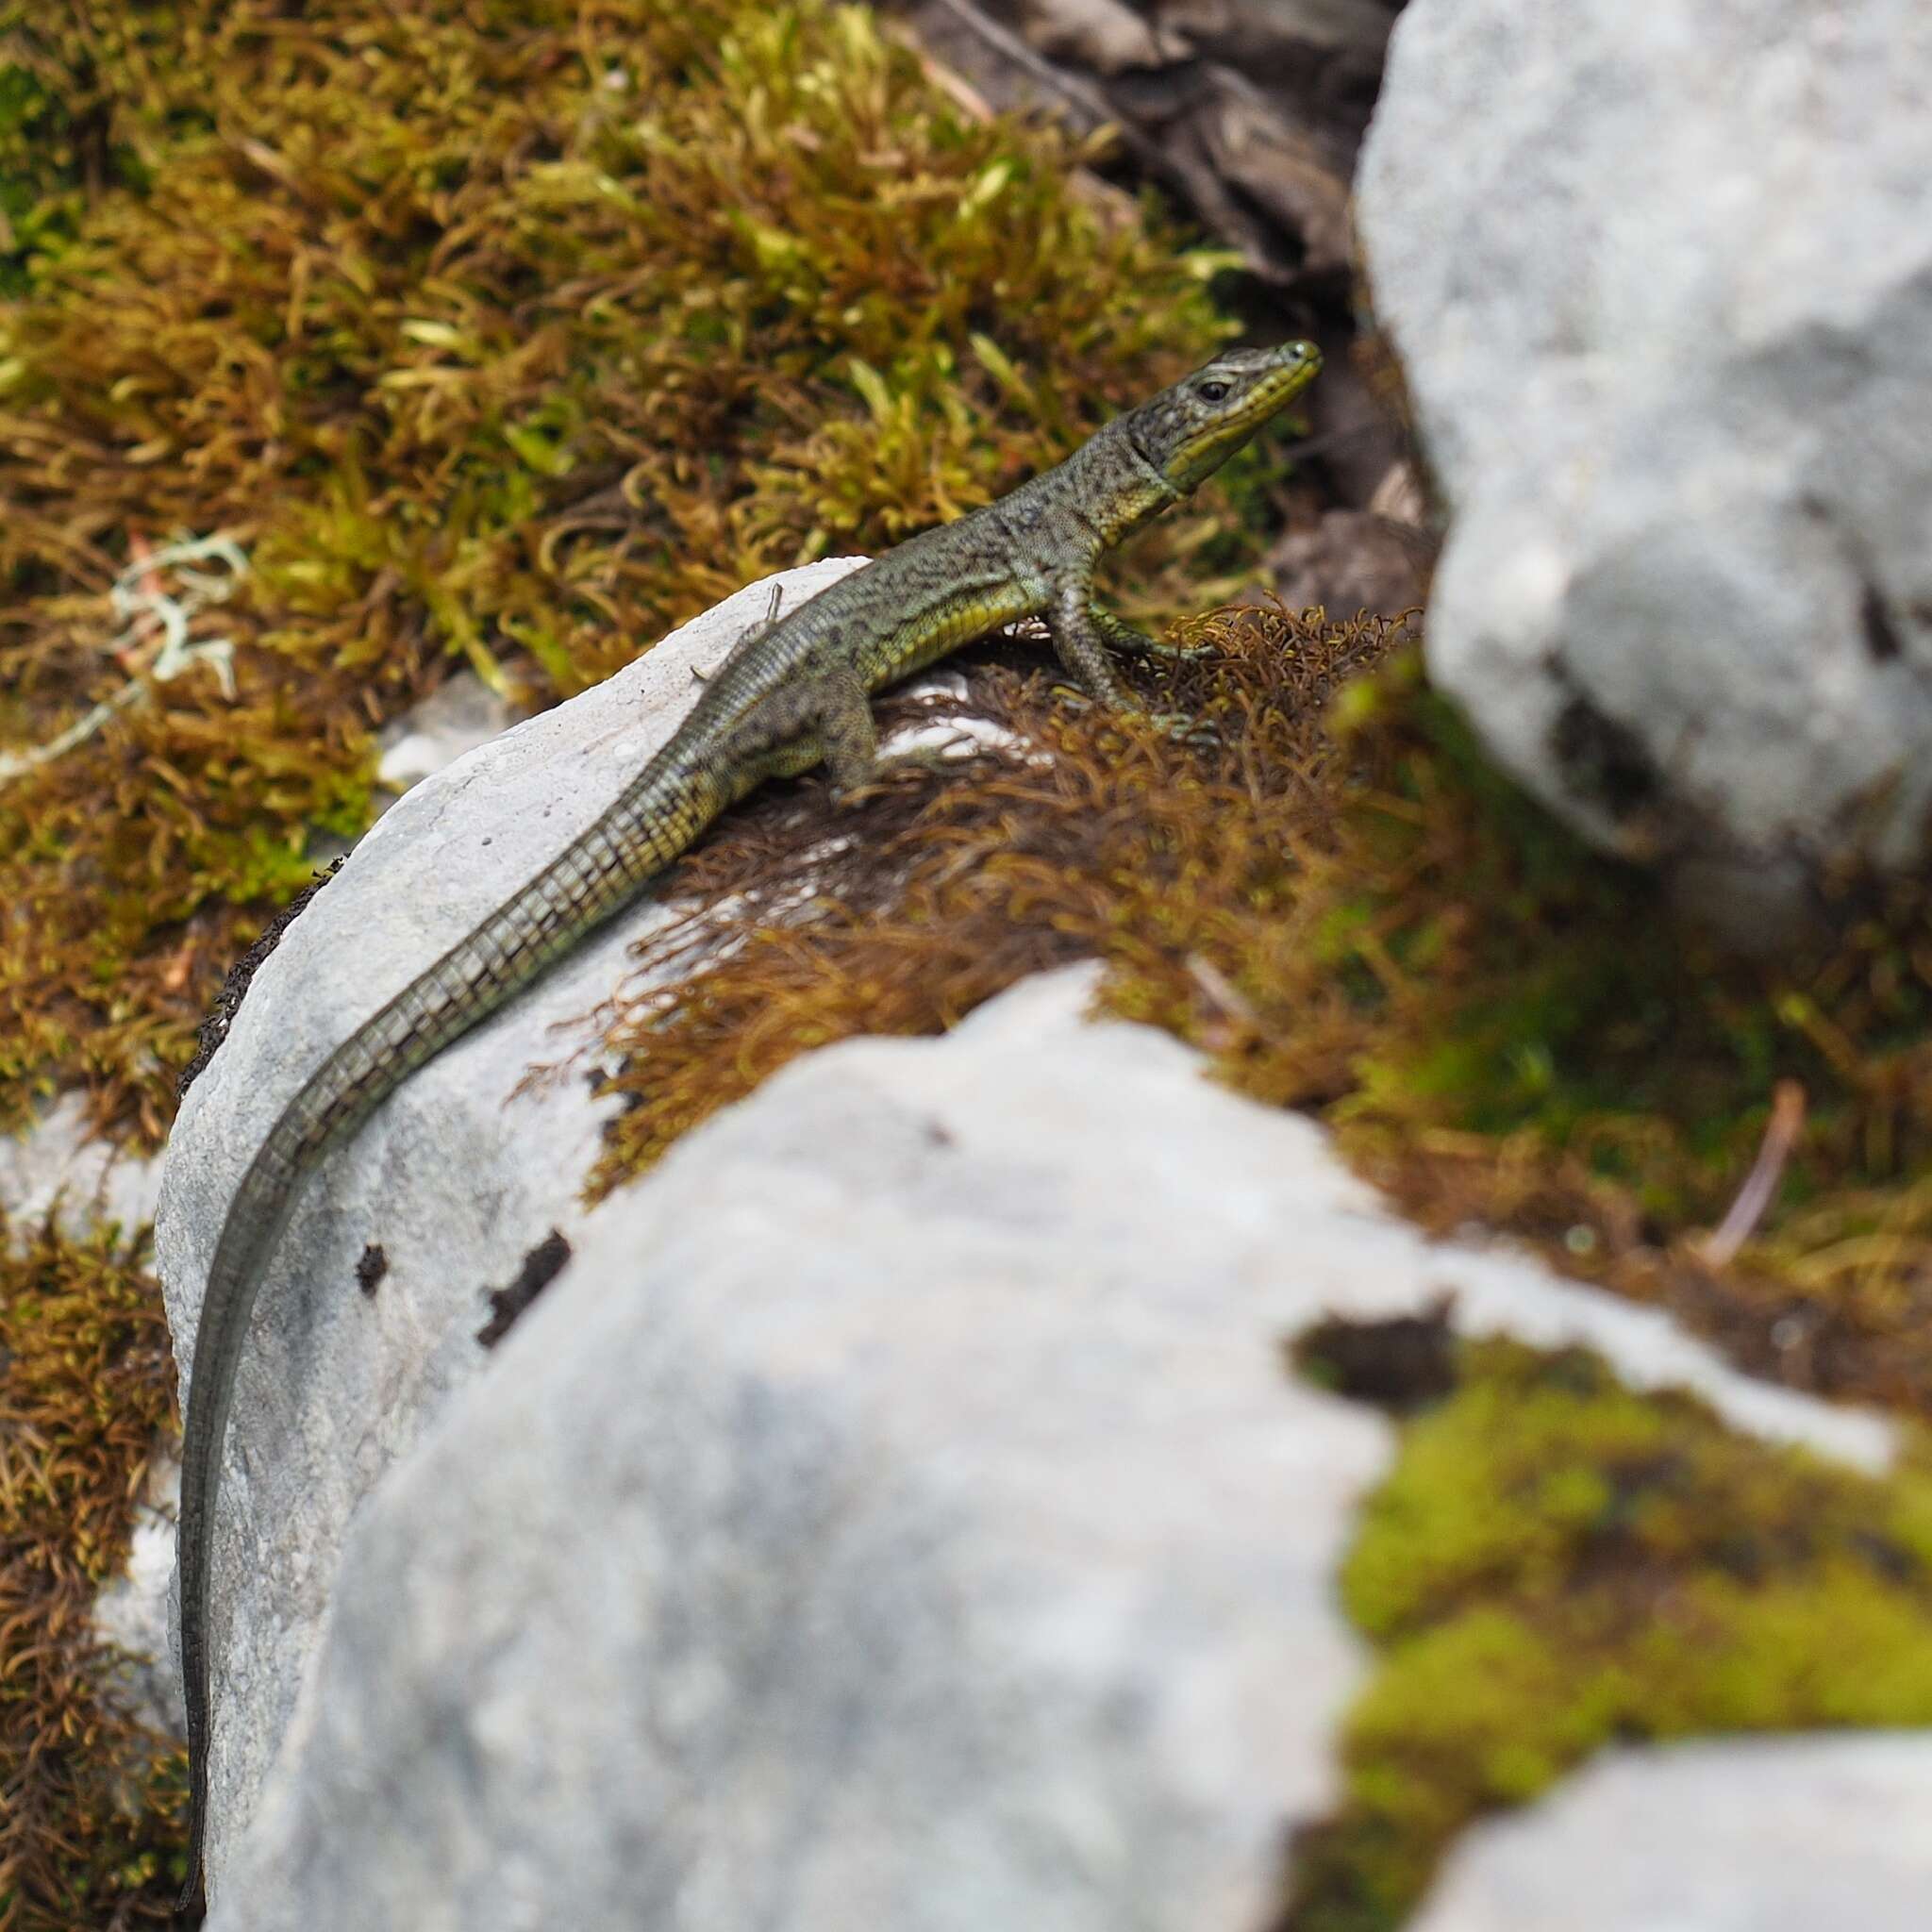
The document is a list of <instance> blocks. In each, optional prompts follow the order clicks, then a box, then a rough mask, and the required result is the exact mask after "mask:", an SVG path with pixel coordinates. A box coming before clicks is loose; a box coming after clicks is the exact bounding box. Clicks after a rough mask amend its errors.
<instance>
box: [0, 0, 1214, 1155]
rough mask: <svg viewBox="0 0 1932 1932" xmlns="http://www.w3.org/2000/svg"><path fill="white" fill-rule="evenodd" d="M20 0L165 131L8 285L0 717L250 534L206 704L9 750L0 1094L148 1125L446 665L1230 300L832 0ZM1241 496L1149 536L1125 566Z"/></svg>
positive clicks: (855, 483)
mask: <svg viewBox="0 0 1932 1932" xmlns="http://www.w3.org/2000/svg"><path fill="white" fill-rule="evenodd" d="M36 20H37V23H38V25H37V27H36V34H37V36H38V38H37V41H36V46H37V48H38V49H39V50H40V51H39V52H37V54H36V57H35V58H36V59H37V60H40V61H41V63H42V66H46V67H47V68H48V71H49V72H55V73H58V72H65V73H66V74H68V75H70V76H71V75H73V74H75V73H76V72H78V71H80V70H81V68H82V67H84V66H86V64H87V63H88V62H89V61H92V62H93V66H92V68H91V69H89V71H90V72H93V73H95V74H97V75H99V77H100V78H99V86H98V90H97V92H99V94H100V99H101V102H102V103H103V106H102V108H101V112H102V113H103V114H106V115H107V116H108V120H109V121H110V122H111V123H112V124H113V125H114V126H115V127H117V128H120V127H123V126H125V127H126V128H128V129H131V130H134V135H138V137H139V139H140V140H141V141H142V142H145V143H146V144H147V151H148V154H149V156H150V157H151V160H150V163H149V164H147V165H145V166H144V168H143V171H142V180H141V181H140V182H139V183H137V184H135V185H126V184H125V183H124V184H122V185H118V186H117V185H115V182H114V181H113V180H111V179H104V180H103V181H102V182H101V183H100V184H99V185H98V188H97V191H96V192H95V194H94V196H93V198H92V205H91V206H90V207H89V208H87V209H86V210H85V211H84V213H79V214H76V215H75V222H74V232H73V234H72V236H71V238H69V239H68V240H66V242H64V245H63V246H62V247H61V248H60V249H59V250H58V253H55V254H53V255H52V256H50V257H47V258H42V259H41V260H39V261H38V262H37V264H36V266H35V269H34V273H33V276H32V280H31V286H30V288H29V289H28V290H27V291H26V293H25V296H24V297H23V299H21V300H20V301H19V302H17V303H15V304H14V305H13V306H11V307H10V308H0V490H4V491H5V493H6V496H7V499H8V503H9V506H10V511H9V515H8V519H7V520H6V522H5V524H4V525H0V578H4V583H5V586H6V595H5V597H4V598H0V665H4V673H0V736H4V738H5V739H6V740H7V741H9V742H11V743H12V744H14V745H16V746H34V745H43V744H46V743H48V742H50V741H54V740H55V739H56V738H57V737H58V734H59V733H60V732H61V731H62V730H63V729H64V728H66V727H68V726H69V725H71V724H73V723H74V721H75V719H76V718H77V717H78V716H80V715H81V714H82V713H83V712H84V711H85V710H86V708H87V707H88V706H90V705H92V704H93V703H96V702H100V701H102V700H104V699H108V698H111V697H112V696H113V695H114V694H115V693H116V692H118V691H123V690H124V689H125V687H126V686H127V684H128V681H129V680H130V679H131V678H141V677H144V676H146V675H148V674H149V673H150V672H151V671H152V669H153V665H154V653H155V645H156V642H157V639H156V638H155V637H154V636H153V635H152V634H151V633H143V632H142V631H140V630H138V629H136V630H133V631H130V630H128V629H127V628H125V626H122V625H120V623H119V621H118V620H117V619H116V618H115V617H114V615H113V614H112V612H111V611H110V608H109V606H108V597H107V592H108V590H109V587H110V586H111V584H112V583H113V582H114V580H115V578H116V576H117V575H119V574H120V573H122V572H123V571H124V570H125V569H126V568H127V567H128V566H129V564H130V562H134V561H138V558H139V556H140V554H141V553H140V548H139V546H140V544H141V543H142V541H150V542H159V541H164V540H166V539H168V538H170V537H171V536H173V535H174V534H175V533H177V532H180V531H189V532H194V533H199V534H202V535H206V534H208V533H210V532H213V531H216V530H224V531H227V532H229V533H231V534H233V535H235V536H236V537H237V538H238V539H239V540H240V541H242V544H243V545H244V547H245V548H246V550H247V552H248V555H249V558H250V561H251V566H252V568H251V570H250V573H249V575H247V576H246V578H245V579H244V580H243V581H242V584H241V585H240V587H239V589H238V591H237V594H236V595H235V597H234V598H233V599H232V600H231V601H230V602H229V603H228V604H227V605H225V607H224V608H222V610H221V612H220V625H219V628H220V629H221V631H222V632H223V633H224V634H225V635H226V636H227V637H228V638H229V639H230V640H231V641H232V643H233V647H234V649H233V665H234V676H235V681H236V686H237V694H236V695H235V696H234V697H233V698H232V699H231V698H229V697H227V696H225V694H224V692H223V690H222V688H221V686H220V683H219V682H218V679H217V676H216V675H215V673H214V671H213V670H211V669H203V668H197V669H192V670H190V671H188V672H186V673H184V674H183V675H179V676H176V677H173V678H171V679H170V680H169V681H167V682H165V683H161V682H155V683H154V684H153V688H152V690H151V691H150V692H149V693H148V696H147V699H146V701H145V702H143V703H140V704H136V705H133V706H130V707H129V708H126V709H125V710H123V711H121V712H120V713H119V714H118V715H117V716H116V717H115V718H114V719H113V721H112V722H110V723H109V724H107V725H106V727H105V728H103V729H102V730H100V731H99V732H97V733H96V734H95V735H94V736H92V737H91V738H89V739H88V740H87V741H84V742H83V743H81V744H79V745H77V746H75V748H74V749H72V750H70V751H68V752H67V753H65V754H64V755H63V756H62V757H60V758H58V759H55V760H53V761H51V762H49V763H46V764H43V765H41V766H39V767H37V768H35V769H34V770H33V771H31V772H29V773H27V774H25V775H19V776H15V777H14V778H12V779H11V780H10V782H7V783H5V784H4V785H0V908H4V909H0V1091H4V1095H5V1098H4V1100H0V1125H6V1124H12V1123H14V1122H17V1121H18V1120H19V1119H20V1118H21V1117H22V1115H23V1112H24V1111H25V1108H26V1106H27V1104H28V1102H29V1100H30V1098H31V1094H32V1091H34V1090H35V1089H36V1088H38V1089H42V1090H44V1089H47V1088H49V1087H51V1086H53V1085H56V1084H71V1083H73V1082H74V1081H75V1080H76V1079H78V1080H82V1081H85V1083H86V1084H87V1085H88V1087H89V1089H90V1091H91V1092H92V1097H93V1101H94V1105H95V1112H96V1117H97V1120H98V1121H99V1122H100V1123H102V1124H108V1125H112V1126H114V1127H115V1128H117V1129H118V1130H120V1131H123V1132H126V1133H131V1134H132V1135H134V1136H135V1137H136V1138H138V1139H141V1140H143V1141H154V1140H156V1139H157V1138H158V1136H159V1134H160V1133H161V1131H162V1129H163V1127H164V1124H165V1122H166V1120H167V1118H168V1111H169V1101H168V1093H169V1089H170V1088H171V1086H172V1084H173V1080H174V1076H175V1074H176V1073H177V1072H178V1070H179V1068H180V1067H181V1065H182V1064H184V1063H185V1062H186V1060H187V1059H188V1058H189V1055H190V1053H191V1051H192V1032H193V1026H194V1022H195V1020H196V1018H197V1017H198V1015H199V1013H200V1012H201V1011H202V1010H203V1009H204V1008H205V1007H206V1005H207V1004H208V1000H209V999H210V998H211V997H212V995H213V992H214V991H215V988H216V987H217V986H218V985H219V983H220V979H221V975H222V972H223V970H224V969H225V965H226V963H227V961H228V960H229V959H231V958H234V957H235V956H236V955H237V954H239V953H240V952H241V951H242V949H243V947H244V946H245V944H246V941H247V939H248V937H249V936H250V935H251V934H252V933H253V932H254V931H255V930H256V929H258V927H259V926H260V925H261V924H262V923H263V921H264V920H265V918H266V916H267V914H268V912H269V910H270V909H271V908H273V907H274V906H275V904H276V903H278V902H279V901H281V900H283V899H285V898H287V897H288V896H289V895H290V894H291V893H292V892H293V891H296V890H298V889H299V888H300V887H301V886H302V885H303V884H304V883H305V882H306V881H307V879H308V874H309V869H310V862H311V849H312V846H313V845H314V844H315V843H316V842H318V841H325V840H338V841H339V840H340V839H341V838H343V837H347V836H353V834H354V833H356V832H357V831H358V830H359V829H360V828H361V827H362V825H363V824H366V823H367V819H368V816H369V812H370V802H369V778H370V772H371V764H372V740H371V735H370V734H371V731H372V728H373V727H374V726H375V725H376V724H379V723H380V722H382V721H383V720H385V719H386V718H388V717H391V716H392V715H394V714H395V713H396V712H397V711H398V710H399V709H400V708H403V707H404V706H406V705H407V704H408V703H409V702H411V701H412V700H414V699H415V698H417V697H420V696H421V695H423V694H424V692H425V691H426V690H428V689H429V688H431V687H432V686H433V685H434V683H435V682H436V681H437V680H438V679H439V678H440V677H441V675H443V673H444V672H445V670H446V669H447V667H448V666H449V664H450V663H451V662H452V661H456V660H467V661H469V662H470V663H472V664H474V665H475V667H476V668H477V669H478V670H479V671H480V672H481V673H482V674H483V675H485V676H486V677H487V678H489V679H490V680H491V682H492V683H495V684H496V685H498V686H499V687H500V688H507V689H509V690H511V691H513V692H514V693H516V694H517V695H518V696H520V697H521V698H522V699H524V700H525V702H527V703H530V704H541V703H542V702H545V701H547V700H548V699H549V698H551V697H553V696H555V695H557V694H558V693H561V692H566V691H575V690H576V689H578V688H580V687H581V686H583V685H585V684H587V683H589V682H591V681H593V680H594V679H596V678H599V677H601V676H603V675H607V674H608V672H609V671H611V670H612V669H614V668H616V666H617V665H619V664H620V663H622V662H624V661H625V659H626V658H629V657H630V656H631V655H632V654H633V653H634V651H635V650H636V649H637V648H638V646H639V644H640V642H641V641H645V640H648V639H651V638H655V637H657V636H659V635H661V634H662V633H663V631H664V630H665V629H666V628H667V627H669V626H670V625H673V624H675V622H677V621H679V620H681V619H683V618H685V617H687V616H689V615H691V614H692V613H693V612H694V611H696V610H698V609H700V608H705V607H706V606H708V605H709V604H710V603H712V602H714V601H715V600H716V599H717V597H718V596H719V595H721V594H722V593H723V592H724V591H728V590H731V589H733V588H735V587H736V586H737V585H738V584H739V583H741V582H742V581H743V580H744V579H745V578H747V577H749V576H752V575H757V574H758V573H759V572H761V571H764V570H767V569H770V568H772V567H774V566H778V565H783V564H789V563H792V562H795V561H797V560H799V559H800V558H805V557H808V556H811V555H814V554H816V553H818V552H819V551H821V550H824V549H828V548H831V547H834V546H838V547H849V546H869V547H879V546H883V545H885V544H887V543H890V542H891V541H894V540H895V539H896V538H897V537H899V536H901V535H903V534H905V533H906V532H907V531H908V530H910V529H912V528H915V527H920V526H923V525H927V524H930V523H933V522H936V521H940V520H941V519H943V518H944V517H946V516H948V515H950V514H952V513H954V512H955V511H957V510H958V509H961V508H967V507H969V506H971V505H973V504H975V503H978V502H981V501H984V500H986V499H987V498H988V497H990V496H991V495H994V494H997V493H998V492H999V491H1003V490H1004V489H1006V488H1008V487H1009V486H1010V485H1011V484H1012V483H1014V482H1015V481H1017V480H1018V479H1019V478H1020V477H1021V476H1022V475H1025V474H1027V473H1029V472H1031V471H1033V470H1035V469H1038V468H1040V467H1041V466H1042V465H1043V464H1045V463H1046V462H1049V461H1051V460H1053V459H1054V458H1057V457H1058V456H1059V455H1061V454H1064V452H1065V450H1066V449H1067V448H1068V447H1069V446H1070V445H1071V444H1072V443H1074V441H1077V440H1078V439H1079V438H1080V437H1082V436H1083V435H1084V434H1085V433H1087V431H1088V430H1090V429H1091V427H1092V426H1093V425H1095V424H1096V423H1097V422H1099V421H1100V420H1101V419H1102V418H1104V417H1105V416H1107V415H1108V414H1109V413H1111V412H1112V411H1113V410H1114V409H1115V408H1119V407H1120V406H1122V405H1123V404H1125V403H1127V402H1129V401H1132V400H1134V399H1136V398H1138V397H1140V396H1141V395H1142V394H1144V393H1145V392H1147V391H1149V390H1151V389H1153V388H1155V387H1158V385H1159V384H1160V383H1161V382H1163V381H1165V380H1167V379H1169V378H1170V377H1171V376H1172V375H1174V373H1175V372H1176V371H1177V370H1178V369H1179V368H1180V367H1182V366H1184V365H1185V364H1187V363H1189V362H1191V360H1193V359H1195V358H1198V357H1199V356H1200V355H1201V354H1202V353H1203V352H1204V350H1205V349H1206V348H1207V346H1208V344H1209V343H1210V342H1211V341H1214V340H1215V339H1217V338H1218V336H1219V335H1221V334H1222V333H1223V332H1224V326H1223V325H1222V324H1221V323H1220V322H1219V321H1218V320H1217V318H1216V316H1215V314H1214V312H1213V310H1212V308H1211V307H1210V306H1209V304H1208V298H1207V293H1206V289H1205V277H1206V275H1207V274H1208V271H1209V269H1210V268H1211V266H1212V259H1211V258H1207V257H1191V256H1189V255H1188V254H1187V253H1186V252H1185V251H1183V250H1181V249H1180V248H1179V247H1178V246H1177V245H1176V242H1175V238H1174V236H1173V235H1172V234H1171V233H1170V232H1168V231H1166V230H1165V229H1163V228H1162V227H1161V225H1159V224H1158V222H1157V221H1155V220H1153V219H1152V218H1151V217H1149V216H1148V215H1147V214H1146V213H1145V211H1141V210H1136V209H1134V208H1132V206H1131V205H1123V204H1122V203H1121V202H1120V201H1119V199H1118V198H1117V197H1112V198H1104V197H1095V196H1090V195H1088V194H1086V193H1084V192H1082V191H1081V189H1080V188H1079V187H1078V185H1077V181H1076V180H1075V179H1074V162H1075V161H1076V159H1077V158H1078V151H1077V150H1076V149H1074V148H1071V147H1070V146H1069V145H1068V144H1067V143H1066V142H1064V141H1063V140H1060V139H1058V138H1057V137H1055V136H1053V135H1051V134H1048V133H1045V132H1041V131H1035V130H1028V129H1024V128H1022V127H1019V126H1016V125H1012V124H1009V123H999V122H995V123H979V122H975V121H973V120H971V119H969V118H967V117H966V116H965V115H964V114H963V113H962V111H961V110H960V109H959V108H957V107H956V106H955V105H954V104H953V103H952V102H951V101H950V100H949V99H947V98H946V97H945V96H944V95H943V94H941V92H939V91H938V90H937V89H936V88H935V87H933V86H932V85H930V84H929V83H928V82H927V81H926V80H925V78H924V75H923V74H922V72H921V69H920V67H919V65H918V63H917V61H916V60H915V58H913V57H912V56H911V55H910V54H909V53H908V52H906V51H904V50H903V49H900V48H898V47H896V46H894V45H892V44H891V43H889V42H886V41H885V40H883V39H882V38H881V37H880V35H879V33H878V31H877V29H876V28H875V26H874V25H873V23H872V21H871V18H870V16H869V15H867V14H865V13H863V12H862V11H859V10H857V9H830V8H818V7H813V6H800V7H789V8H779V9H771V8H764V7H762V6H758V5H753V4H751V0H709V4H698V5H678V6H675V7H674V6H671V5H668V4H665V0H591V4H587V5H582V6H579V5H577V4H575V0H573V4H569V5H565V4H563V0H548V4H538V5H535V6H531V5H525V4H522V0H517V4H512V0H476V4H471V5H465V6H458V5H456V4H454V0H402V4H398V5H395V6H390V7H384V8H370V7H368V6H366V5H364V4H360V0H321V4H317V5H314V6H310V7H308V8H303V9H301V10H300V12H299V14H296V15H291V13H290V12H289V9H287V8H285V7H282V6H280V5H279V4H277V0H240V4H234V5H220V6H218V5H215V4H213V0H202V4H199V5H187V4H184V5H182V6H180V7H179V8H175V9H173V10H172V11H168V12H165V13H162V12H157V13H156V14H154V15H153V16H152V17H150V16H149V15H147V14H145V13H128V14H126V15H125V19H124V18H123V16H122V15H121V14H120V13H117V11H116V10H115V9H113V8H108V7H106V6H105V5H102V6H99V7H96V8H77V9H75V10H74V11H72V12H71V13H70V14H68V15H65V16H61V15H56V16H52V17H51V20H52V21H53V22H58V25H52V24H49V21H48V20H43V19H42V16H39V15H37V16H36ZM116 21H120V22H121V25H118V26H116V25H114V23H115V22H116ZM129 22H138V23H139V25H138V27H137V26H136V25H128V24H127V23H129ZM156 35H162V36H165V37H166V38H167V40H168V42H169V51H170V58H169V59H168V60H167V61H166V62H158V61H156V60H154V59H152V58H150V57H149V56H148V55H147V54H146V53H144V52H143V50H144V49H146V48H147V47H148V46H149V42H150V40H151V39H152V37H154V36H156ZM116 36H118V38H116ZM109 40H112V41H113V46H112V48H111V49H110V50H109V52H110V53H111V57H112V58H108V55H107V54H104V53H101V52H100V49H101V48H102V47H104V46H106V44H107V42H108V41H109ZM49 49H51V50H52V51H48V50H49ZM138 57H139V58H138ZM37 71H38V70H37ZM36 111H38V110H36ZM116 138H117V139H119V138H120V137H119V136H117V137H116ZM129 138H130V139H132V138H133V136H130V137H129ZM1225 522H1226V520H1225V519H1224V518H1222V519H1218V520H1217V519H1216V518H1215V517H1214V515H1213V514H1212V511H1211V508H1210V510H1208V511H1207V512H1204V513H1203V514H1202V515H1199V516H1197V517H1196V518H1195V519H1194V520H1193V521H1192V522H1191V524H1185V525H1180V526H1179V527H1177V528H1176V529H1175V530H1174V532H1172V533H1170V534H1169V535H1168V536H1167V537H1165V538H1164V539H1163V540H1161V541H1162V542H1163V543H1164V544H1165V546H1166V547H1165V548H1164V549H1162V548H1159V547H1157V548H1156V549H1155V550H1154V551H1153V552H1152V553H1150V569H1149V572H1148V577H1149V579H1150V580H1151V584H1152V588H1151V590H1148V591H1147V596H1146V601H1151V602H1153V603H1156V604H1158V603H1159V602H1160V601H1161V595H1162V593H1161V591H1160V589H1159V580H1160V578H1161V573H1162V569H1163V558H1164V559H1166V560H1167V563H1168V564H1169V565H1171V564H1172V562H1173V560H1174V558H1178V557H1180V556H1182V555H1184V554H1186V553H1187V552H1188V551H1189V550H1190V548H1192V549H1194V550H1196V551H1198V550H1200V549H1201V548H1202V546H1203V545H1204V544H1206V543H1208V542H1209V541H1210V540H1214V533H1215V532H1216V530H1217V529H1218V528H1219V527H1221V526H1222V525H1224V524H1225ZM1215 541H1218V540H1215ZM1226 560H1227V559H1225V558H1224V559H1223V561H1226ZM1170 581H1172V579H1171V577H1170Z"/></svg>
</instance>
